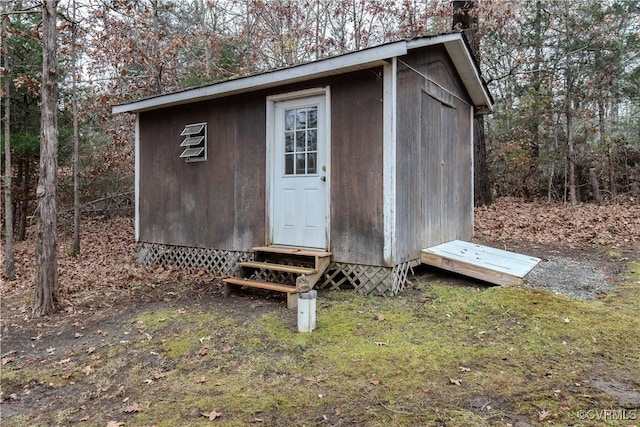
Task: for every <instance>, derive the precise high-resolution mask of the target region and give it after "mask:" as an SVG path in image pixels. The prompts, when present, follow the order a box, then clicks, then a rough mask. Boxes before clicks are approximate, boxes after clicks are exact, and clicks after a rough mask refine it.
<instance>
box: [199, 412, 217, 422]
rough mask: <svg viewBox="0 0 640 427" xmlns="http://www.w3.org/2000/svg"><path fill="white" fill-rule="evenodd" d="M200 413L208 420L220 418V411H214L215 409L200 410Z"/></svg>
mask: <svg viewBox="0 0 640 427" xmlns="http://www.w3.org/2000/svg"><path fill="white" fill-rule="evenodd" d="M200 415H201V416H203V417H205V418H209V421H213V420H215V419H216V418H220V417H221V416H222V412H216V411H211V412H201V413H200Z"/></svg>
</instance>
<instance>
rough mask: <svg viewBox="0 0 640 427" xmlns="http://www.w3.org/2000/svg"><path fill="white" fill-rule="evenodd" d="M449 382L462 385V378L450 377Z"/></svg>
mask: <svg viewBox="0 0 640 427" xmlns="http://www.w3.org/2000/svg"><path fill="white" fill-rule="evenodd" d="M449 383H450V384H455V385H462V380H459V379H456V378H449Z"/></svg>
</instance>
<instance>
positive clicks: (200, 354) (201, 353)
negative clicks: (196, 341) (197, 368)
mask: <svg viewBox="0 0 640 427" xmlns="http://www.w3.org/2000/svg"><path fill="white" fill-rule="evenodd" d="M208 352H209V350H208V349H207V347H202V348H201V349H200V350H198V355H199V356H206V355H207V353H208Z"/></svg>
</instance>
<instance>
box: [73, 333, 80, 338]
mask: <svg viewBox="0 0 640 427" xmlns="http://www.w3.org/2000/svg"><path fill="white" fill-rule="evenodd" d="M81 336H82V334H81V333H80V332H76V333H75V334H73V337H74V338H80V337H81Z"/></svg>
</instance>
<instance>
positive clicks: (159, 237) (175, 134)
mask: <svg viewBox="0 0 640 427" xmlns="http://www.w3.org/2000/svg"><path fill="white" fill-rule="evenodd" d="M492 108H493V101H492V98H491V95H490V93H489V91H488V89H487V86H486V84H485V82H484V81H483V79H482V77H481V75H480V70H479V68H478V65H477V63H476V62H475V61H474V59H473V56H472V54H471V52H470V49H469V45H468V43H467V42H466V40H465V38H464V36H463V35H462V34H461V33H451V34H444V35H437V36H430V37H420V38H415V39H410V40H402V41H398V42H393V43H388V44H384V45H381V46H377V47H372V48H369V49H364V50H361V51H357V52H353V53H348V54H344V55H341V56H336V57H331V58H327V59H322V60H318V61H315V62H311V63H306V64H302V65H297V66H293V67H289V68H285V69H279V70H275V71H270V72H266V73H262V74H257V75H252V76H248V77H242V78H237V79H233V80H229V81H224V82H220V83H215V84H211V85H208V86H204V87H199V88H195V89H189V90H184V91H181V92H176V93H170V94H166V95H161V96H157V97H153V98H149V99H143V100H139V101H135V102H131V103H128V104H122V105H117V106H115V107H114V108H113V112H114V113H123V112H128V113H134V114H135V115H136V122H135V123H136V125H135V128H136V133H135V234H136V239H137V241H138V243H139V253H138V258H139V262H140V263H142V264H146V265H153V264H162V265H168V264H173V265H177V266H179V267H185V268H189V269H196V268H203V269H205V270H208V271H212V272H214V273H216V274H219V275H221V276H224V277H227V278H228V279H229V280H228V283H230V284H232V285H233V284H235V285H246V283H244V282H243V280H247V281H248V280H250V277H249V276H253V277H254V278H255V277H258V278H259V279H261V280H258V281H257V283H266V282H276V281H278V280H284V279H283V278H282V276H286V275H287V274H289V273H294V274H297V275H298V277H305V276H306V277H310V278H311V280H310V282H311V283H309V281H308V280H307V283H306V288H307V289H308V288H309V287H313V286H315V287H317V288H343V289H344V288H347V289H355V290H357V291H358V292H361V293H365V294H380V295H395V294H396V293H397V292H399V291H400V290H401V289H402V288H403V287H404V285H405V283H406V282H407V277H408V274H409V272H410V269H411V267H412V266H414V265H416V264H418V263H419V262H420V255H421V250H422V249H424V248H426V247H429V246H433V245H437V244H440V243H443V242H447V241H451V240H456V239H462V240H464V239H470V238H471V237H472V235H473V119H474V116H475V115H478V114H485V113H489V112H491V111H492ZM296 257H298V258H300V260H301V261H302V262H301V263H297V262H296V259H295V258H296ZM274 260H275V261H274ZM274 262H276V263H278V264H280V265H281V266H282V267H276V268H269V267H268V265H272V264H273V263H274ZM305 262H308V264H305ZM265 266H267V267H265ZM241 275H242V276H244V277H237V276H241ZM236 277H237V280H236V282H234V278H236ZM276 279H278V280H276ZM290 285H292V284H291V283H290ZM249 286H251V285H249ZM256 286H257V287H265V288H268V286H260V285H256ZM300 286H301V285H300V281H299V280H298V288H297V291H300V290H301V289H300ZM293 289H296V288H295V287H294V288H293ZM276 290H281V289H276ZM285 292H288V291H286V290H285ZM291 293H292V294H293V293H295V291H293V290H292V291H291Z"/></svg>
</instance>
